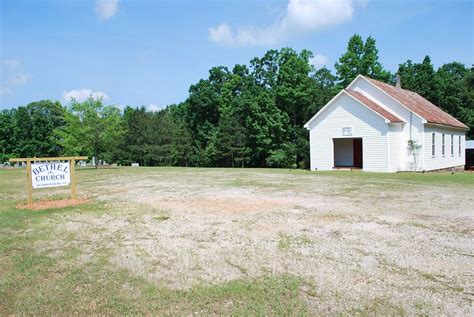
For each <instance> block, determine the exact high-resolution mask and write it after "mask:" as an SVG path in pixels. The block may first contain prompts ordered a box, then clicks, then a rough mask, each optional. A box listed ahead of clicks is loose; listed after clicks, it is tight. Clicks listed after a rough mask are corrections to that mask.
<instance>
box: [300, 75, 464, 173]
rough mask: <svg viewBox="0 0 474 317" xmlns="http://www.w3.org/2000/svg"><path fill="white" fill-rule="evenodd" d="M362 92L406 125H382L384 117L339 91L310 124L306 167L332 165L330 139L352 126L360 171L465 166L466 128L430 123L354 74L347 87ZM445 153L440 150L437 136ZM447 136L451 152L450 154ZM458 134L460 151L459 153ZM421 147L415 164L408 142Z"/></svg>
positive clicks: (328, 168) (332, 155) (340, 134)
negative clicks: (433, 138) (359, 151)
mask: <svg viewBox="0 0 474 317" xmlns="http://www.w3.org/2000/svg"><path fill="white" fill-rule="evenodd" d="M348 88H349V89H354V90H356V91H359V92H362V93H363V94H364V95H365V96H367V97H368V98H370V99H372V100H374V101H376V102H377V103H378V104H380V105H381V106H382V107H384V108H385V109H386V110H387V111H389V112H392V113H393V114H395V115H397V116H398V117H400V118H401V119H403V121H405V123H402V124H399V123H386V122H385V120H384V119H382V118H381V117H380V116H378V115H377V114H375V113H374V112H373V111H371V110H369V109H367V108H366V107H365V106H363V105H361V104H360V103H359V102H357V101H356V100H354V99H352V98H350V97H348V96H347V95H345V94H343V93H342V94H341V95H340V96H339V97H338V98H336V99H335V100H334V103H333V104H331V105H330V106H329V107H328V108H326V110H325V111H323V112H322V113H321V114H320V115H319V116H318V117H317V118H316V119H315V120H314V121H313V122H312V123H311V124H310V126H309V129H310V154H311V169H312V170H315V169H318V170H330V169H332V168H333V166H334V147H333V141H332V140H333V138H341V137H343V135H342V128H343V127H352V134H353V135H352V137H353V138H357V137H360V138H362V147H363V169H364V170H365V171H377V172H382V171H383V172H397V171H412V170H415V169H416V170H419V171H421V170H426V171H430V170H437V169H443V168H449V167H453V166H461V165H464V164H465V160H466V159H465V148H464V147H465V145H464V144H465V131H463V130H458V129H454V128H448V127H440V126H434V125H430V124H428V123H426V120H424V119H423V118H421V117H419V116H418V115H417V114H415V113H413V112H411V111H410V110H408V109H407V108H405V107H404V106H403V105H401V104H400V103H398V102H397V101H396V100H394V99H393V98H392V97H390V96H389V95H387V94H386V93H385V92H383V91H382V90H380V89H379V88H378V87H376V86H374V85H373V84H372V83H370V82H369V81H367V80H366V79H364V78H362V77H359V78H358V79H357V80H355V81H354V82H353V83H352V84H351V85H349V87H348ZM433 132H434V133H435V136H436V155H435V156H434V157H433V156H432V155H431V136H432V133H433ZM443 133H445V135H446V145H445V146H446V153H445V155H444V156H443V155H442V153H441V138H442V134H443ZM451 134H452V135H453V136H454V137H453V141H454V146H453V148H454V154H453V155H451ZM459 136H461V147H462V149H461V153H459ZM410 139H411V140H414V141H417V142H418V144H420V145H421V146H422V148H421V151H420V152H419V154H418V156H417V162H416V164H415V162H414V157H413V155H411V153H410V152H409V150H408V140H410Z"/></svg>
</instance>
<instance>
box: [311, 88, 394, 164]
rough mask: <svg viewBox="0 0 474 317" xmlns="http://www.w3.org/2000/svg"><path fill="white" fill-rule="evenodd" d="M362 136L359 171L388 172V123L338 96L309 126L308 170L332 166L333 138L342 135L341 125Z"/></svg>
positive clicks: (353, 136) (346, 97)
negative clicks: (361, 155)
mask: <svg viewBox="0 0 474 317" xmlns="http://www.w3.org/2000/svg"><path fill="white" fill-rule="evenodd" d="M343 127H352V136H346V138H359V137H360V138H362V153H363V170H365V171H373V172H387V171H388V142H387V132H388V125H387V123H386V122H385V120H384V119H383V118H382V117H380V116H379V115H377V114H376V113H374V112H373V111H371V110H370V109H368V108H366V107H365V106H363V105H361V104H360V103H359V102H357V101H356V100H354V99H353V98H351V97H348V96H347V95H341V96H340V97H339V98H338V99H337V100H335V101H334V103H333V104H332V105H331V106H330V107H328V108H327V109H326V110H325V111H324V112H323V113H321V115H320V116H319V117H318V118H317V119H315V120H314V121H313V122H312V123H311V125H310V152H311V153H310V154H311V170H316V169H317V170H331V169H332V168H333V167H334V148H333V138H343V137H344V136H343V135H342V128H343Z"/></svg>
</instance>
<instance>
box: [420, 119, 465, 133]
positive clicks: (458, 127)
mask: <svg viewBox="0 0 474 317" xmlns="http://www.w3.org/2000/svg"><path fill="white" fill-rule="evenodd" d="M424 123H425V124H427V125H430V126H435V127H441V128H450V129H455V130H464V131H467V130H469V127H467V126H466V125H464V124H463V125H464V127H460V126H454V125H449V124H443V123H436V122H428V121H427V122H424Z"/></svg>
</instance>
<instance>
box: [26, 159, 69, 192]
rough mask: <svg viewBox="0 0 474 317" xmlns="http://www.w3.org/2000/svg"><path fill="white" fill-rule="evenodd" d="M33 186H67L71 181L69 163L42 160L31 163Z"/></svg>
mask: <svg viewBox="0 0 474 317" xmlns="http://www.w3.org/2000/svg"><path fill="white" fill-rule="evenodd" d="M31 180H32V185H33V188H46V187H57V186H68V185H69V184H70V183H71V173H70V170H69V163H60V162H42V163H33V164H31Z"/></svg>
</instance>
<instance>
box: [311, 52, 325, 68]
mask: <svg viewBox="0 0 474 317" xmlns="http://www.w3.org/2000/svg"><path fill="white" fill-rule="evenodd" d="M328 61H329V59H328V57H327V56H325V55H323V54H316V55H314V57H313V58H311V59H310V60H309V63H310V64H311V65H313V66H314V67H315V68H316V69H318V68H321V67H323V66H326V65H327V64H328Z"/></svg>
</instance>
